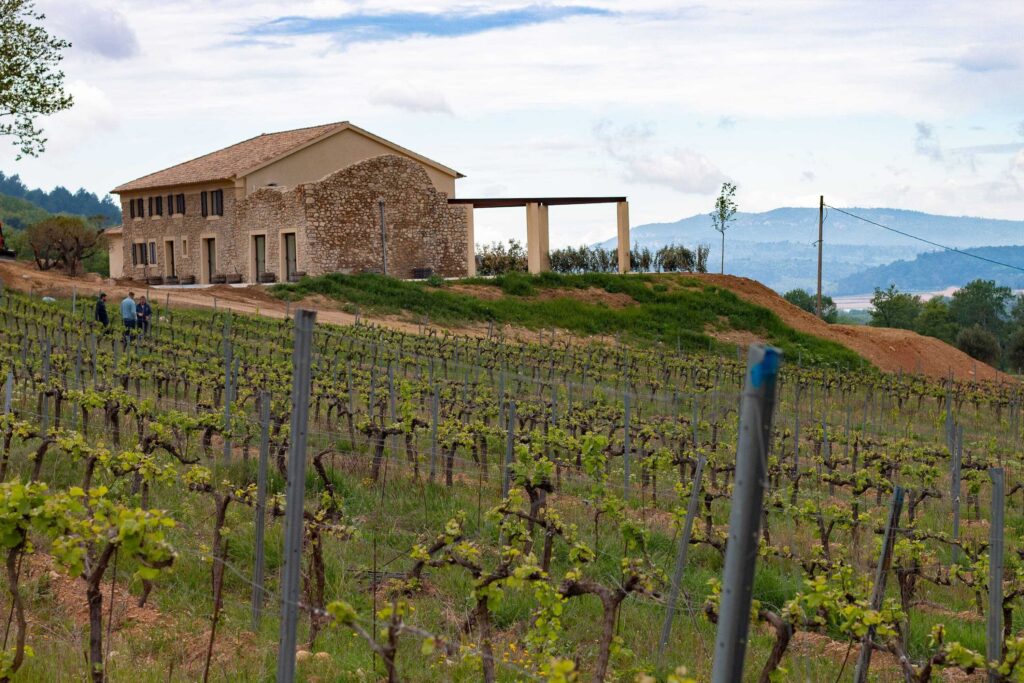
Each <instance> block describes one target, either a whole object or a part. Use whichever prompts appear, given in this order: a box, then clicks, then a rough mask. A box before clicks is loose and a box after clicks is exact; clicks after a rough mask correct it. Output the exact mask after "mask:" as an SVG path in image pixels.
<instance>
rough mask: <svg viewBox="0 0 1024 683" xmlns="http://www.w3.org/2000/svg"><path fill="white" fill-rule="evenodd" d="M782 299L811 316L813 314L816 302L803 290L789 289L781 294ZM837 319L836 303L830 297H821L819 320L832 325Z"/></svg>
mask: <svg viewBox="0 0 1024 683" xmlns="http://www.w3.org/2000/svg"><path fill="white" fill-rule="evenodd" d="M782 298H783V299H785V300H786V301H788V302H789V303H791V304H793V305H794V306H796V307H797V308H802V309H803V310H805V311H807V312H808V313H811V314H814V313H815V309H816V308H817V300H816V299H815V297H813V296H811V294H810V293H809V292H808V291H807V290H805V289H791V290H789V291H788V292H786V293H785V294H783V295H782ZM837 317H839V311H838V309H837V308H836V302H835V301H833V300H832V297H830V296H825V295H822V297H821V319H822V320H824V321H825V322H827V323H834V322H835V321H836V318H837Z"/></svg>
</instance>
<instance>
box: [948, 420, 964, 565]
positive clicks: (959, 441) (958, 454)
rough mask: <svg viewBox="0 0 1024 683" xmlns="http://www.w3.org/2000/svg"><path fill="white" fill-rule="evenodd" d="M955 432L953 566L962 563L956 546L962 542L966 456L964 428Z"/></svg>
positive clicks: (952, 477)
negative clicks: (961, 504) (962, 488)
mask: <svg viewBox="0 0 1024 683" xmlns="http://www.w3.org/2000/svg"><path fill="white" fill-rule="evenodd" d="M953 431H954V435H953V437H952V446H953V448H952V449H951V450H952V454H953V463H952V465H953V471H952V473H951V474H950V477H949V481H950V491H949V500H950V502H951V503H952V504H953V544H954V545H953V564H956V563H958V562H959V561H960V546H958V545H956V543H957V542H959V541H960V491H961V487H960V471H961V466H962V463H963V460H962V458H963V454H964V450H963V447H964V444H963V438H964V428H963V427H954V430H953Z"/></svg>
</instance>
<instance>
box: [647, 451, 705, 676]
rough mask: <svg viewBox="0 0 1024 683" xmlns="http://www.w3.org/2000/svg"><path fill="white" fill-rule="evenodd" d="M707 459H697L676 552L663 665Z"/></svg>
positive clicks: (661, 640) (662, 643) (662, 648)
mask: <svg viewBox="0 0 1024 683" xmlns="http://www.w3.org/2000/svg"><path fill="white" fill-rule="evenodd" d="M705 461H706V458H705V457H704V456H703V455H702V456H700V457H699V458H697V469H696V471H695V472H694V473H693V490H692V491H691V492H690V504H689V506H688V507H687V508H686V521H685V522H684V523H683V532H682V533H681V534H680V535H679V547H678V549H677V550H676V566H675V569H673V570H672V588H671V591H670V592H669V594H668V603H667V604H666V605H665V621H664V623H663V624H662V625H661V637H660V638H659V639H658V659H657V662H658V664H659V665H660V664H661V658H662V655H664V653H665V646H666V645H667V644H668V637H669V635H671V633H672V619H673V617H674V616H675V612H676V600H678V599H679V588H680V584H681V583H682V580H683V568H685V567H686V555H687V553H688V552H689V549H690V536H691V535H692V533H693V520H694V518H695V517H696V516H697V512H698V510H699V506H700V486H701V481H702V480H703V477H704V463H705Z"/></svg>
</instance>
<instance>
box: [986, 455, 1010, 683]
mask: <svg viewBox="0 0 1024 683" xmlns="http://www.w3.org/2000/svg"><path fill="white" fill-rule="evenodd" d="M988 476H989V478H990V479H991V480H992V523H991V524H990V525H989V530H988V628H987V629H986V631H985V655H986V657H985V658H986V660H987V661H988V662H989V663H990V664H991V663H992V662H998V661H1000V660H1001V659H1002V657H1003V540H1004V538H1003V524H1004V521H1005V520H1004V513H1005V512H1006V508H1005V505H1006V489H1005V478H1004V473H1003V468H1002V467H993V468H992V469H990V470H989V471H988ZM1001 680H1003V677H1002V676H1000V675H999V673H998V672H997V671H995V670H993V669H992V668H989V670H988V682H989V683H998V681H1001Z"/></svg>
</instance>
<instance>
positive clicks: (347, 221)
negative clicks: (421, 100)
mask: <svg viewBox="0 0 1024 683" xmlns="http://www.w3.org/2000/svg"><path fill="white" fill-rule="evenodd" d="M299 191H300V192H301V193H302V195H303V203H304V207H305V218H306V220H305V223H306V240H307V242H308V260H307V261H305V263H306V264H307V267H306V270H307V271H308V272H309V274H310V275H319V274H323V273H331V272H339V271H340V272H362V271H379V270H380V269H381V265H382V259H381V234H380V208H379V205H378V199H380V198H383V199H384V219H385V224H386V225H387V250H388V274H389V275H394V276H395V277H410V276H411V275H412V270H413V268H432V269H433V271H434V273H436V274H438V275H441V276H444V277H457V276H464V275H466V271H467V264H466V251H467V238H468V225H467V223H466V217H465V213H464V211H463V210H462V208H461V207H451V206H449V205H448V197H447V196H446V195H445V194H444V193H442V192H439V191H438V190H436V189H435V188H434V185H433V183H431V182H430V178H429V177H427V174H426V171H424V170H423V167H422V166H421V165H420V164H418V163H416V162H415V161H412V160H410V159H406V158H404V157H400V156H397V155H392V154H387V155H383V156H379V157H374V158H372V159H367V160H366V161H361V162H359V163H356V164H352V165H351V166H348V167H346V168H343V169H342V170H340V171H338V172H337V173H334V174H332V175H330V176H327V177H326V178H324V179H323V180H321V181H319V182H316V183H308V184H306V185H303V186H301V187H300V188H299ZM300 268H301V266H300Z"/></svg>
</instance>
